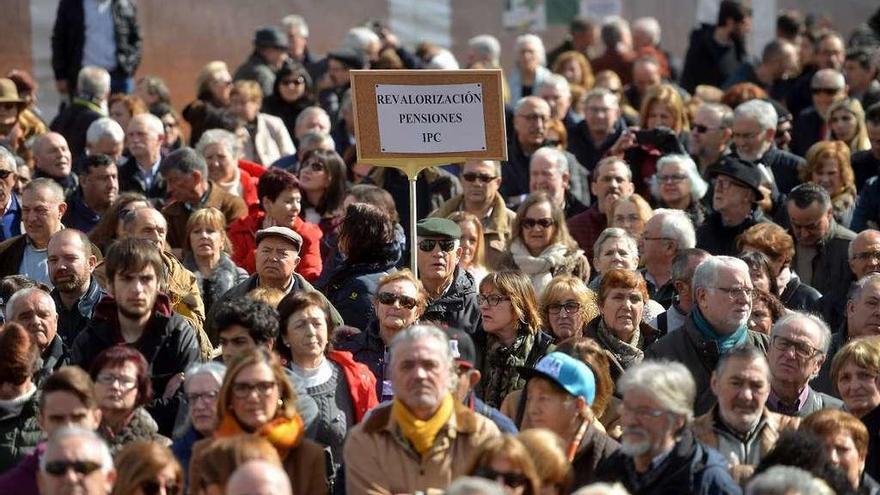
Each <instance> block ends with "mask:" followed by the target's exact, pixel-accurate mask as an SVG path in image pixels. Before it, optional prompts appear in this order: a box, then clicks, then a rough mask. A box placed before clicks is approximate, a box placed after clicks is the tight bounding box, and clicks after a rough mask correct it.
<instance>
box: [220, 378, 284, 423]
mask: <svg viewBox="0 0 880 495" xmlns="http://www.w3.org/2000/svg"><path fill="white" fill-rule="evenodd" d="M280 398H281V388H280V387H279V386H278V382H277V381H275V374H274V373H272V368H270V367H269V365H267V364H265V363H255V364H252V365H250V366H245V367H244V368H243V369H242V370H241V371H240V372H239V373H238V375H236V376H235V377H234V378H233V379H232V404H231V408H230V409H231V410H232V414H234V415H235V418H236V419H238V422H239V423H240V424H241V425H242V426H243V427H244V428H245V429H246V430H249V431H256V430H257V429H259V428H260V427H262V426H263V425H264V424H266V423H268V422H269V421H271V420H272V419H274V418H275V415H276V413H277V412H278V401H279V399H280Z"/></svg>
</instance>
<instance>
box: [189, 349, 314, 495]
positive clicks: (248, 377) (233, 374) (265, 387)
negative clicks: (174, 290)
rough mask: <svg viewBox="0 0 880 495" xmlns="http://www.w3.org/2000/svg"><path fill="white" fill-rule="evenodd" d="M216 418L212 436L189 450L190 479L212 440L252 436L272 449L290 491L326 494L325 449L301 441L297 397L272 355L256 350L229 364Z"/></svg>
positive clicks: (198, 470) (199, 468) (198, 473)
mask: <svg viewBox="0 0 880 495" xmlns="http://www.w3.org/2000/svg"><path fill="white" fill-rule="evenodd" d="M217 416H218V417H217V423H218V426H217V428H216V430H215V432H214V436H213V438H207V439H204V440H201V441H199V442H196V444H195V446H194V447H193V462H192V465H191V468H190V476H191V478H192V479H193V481H194V482H195V481H196V480H201V479H202V475H201V471H202V469H203V466H202V465H201V463H200V461H201V459H200V454H201V452H202V451H203V450H204V449H206V448H208V447H209V446H210V445H211V443H212V442H213V441H214V440H216V439H227V438H232V437H236V436H240V435H253V436H256V437H260V438H263V439H265V440H267V441H269V443H271V444H272V446H273V447H275V450H276V451H277V452H278V456H279V457H280V458H281V462H282V465H283V468H284V470H285V471H287V474H288V476H289V477H290V481H291V485H292V488H293V492H294V493H310V494H311V493H314V494H318V495H325V494H326V493H327V491H328V480H327V478H326V474H327V471H326V468H325V462H324V449H323V448H322V447H321V446H320V445H318V444H317V443H315V442H313V441H311V440H309V439H307V438H305V428H304V425H303V420H302V418H301V417H300V416H299V413H297V411H296V393H295V392H294V391H293V387H292V386H291V384H290V382H289V381H288V378H287V375H286V373H285V372H284V368H282V366H281V363H280V362H279V361H278V358H277V357H276V356H275V355H274V354H272V353H271V352H270V351H268V350H266V349H263V348H261V347H260V348H254V349H252V350H249V351H246V352H244V353H242V354H239V355H238V356H236V357H235V358H234V359H233V360H232V362H231V363H229V368H228V369H227V371H226V375H225V376H224V378H223V385H222V386H221V387H220V396H219V397H218V399H217Z"/></svg>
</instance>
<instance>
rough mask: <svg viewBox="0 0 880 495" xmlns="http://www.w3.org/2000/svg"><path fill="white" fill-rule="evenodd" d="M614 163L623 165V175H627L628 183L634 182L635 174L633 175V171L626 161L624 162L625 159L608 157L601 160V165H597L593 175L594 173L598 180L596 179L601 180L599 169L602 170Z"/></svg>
mask: <svg viewBox="0 0 880 495" xmlns="http://www.w3.org/2000/svg"><path fill="white" fill-rule="evenodd" d="M612 163H621V164H623V173H624V174H625V175H626V179H627V180H628V181H630V182H632V180H633V173H632V169H631V168H629V164H628V163H626V161H624V159H623V158H619V157H616V156H608V157H605V158H603V159H601V160H599V163H597V164H596V168H595V169H593V173H594V174H595V176H596V179H595V180H599V175H600V174H599V169H600V168H602V167H604V166H605V165H610V164H612Z"/></svg>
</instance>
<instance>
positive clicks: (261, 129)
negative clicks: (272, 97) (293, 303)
mask: <svg viewBox="0 0 880 495" xmlns="http://www.w3.org/2000/svg"><path fill="white" fill-rule="evenodd" d="M262 104H263V91H262V90H261V89H260V84H259V83H258V82H256V81H236V82H234V83H233V84H232V91H231V92H230V93H229V110H230V111H231V112H232V114H233V115H235V116H236V117H238V119H239V120H240V121H241V122H242V123H243V124H244V128H245V130H247V135H248V137H247V139H246V140H245V142H244V157H245V159H247V160H250V161H252V162H255V163H259V164H260V165H263V166H266V167H268V166H269V165H271V164H272V163H274V162H275V161H276V160H278V159H279V158H281V157H284V156H288V155H292V154H294V153H296V148H295V147H294V145H293V140H292V139H291V138H290V133H289V132H288V131H287V128H286V127H285V126H284V122H282V121H281V119H279V118H278V117H276V116H274V115H269V114H266V113H263V112H261V111H260V107H261V106H262Z"/></svg>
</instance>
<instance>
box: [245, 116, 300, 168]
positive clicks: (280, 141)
mask: <svg viewBox="0 0 880 495" xmlns="http://www.w3.org/2000/svg"><path fill="white" fill-rule="evenodd" d="M252 138H253V139H252V140H251V139H248V140H247V141H245V144H244V158H245V159H246V160H250V161H252V162H256V163H259V164H260V165H264V166H267V167H268V166H269V165H271V164H272V163H274V162H275V160H278V159H279V158H281V157H284V156H290V155H293V154H294V153H296V147H295V146H294V145H293V140H292V139H291V138H290V133H288V132H287V128H286V127H284V122H283V121H282V120H281V119H280V118H278V117H276V116H274V115H269V114H266V113H259V114H257V127H256V131H255V132H254V135H253V136H252Z"/></svg>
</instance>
